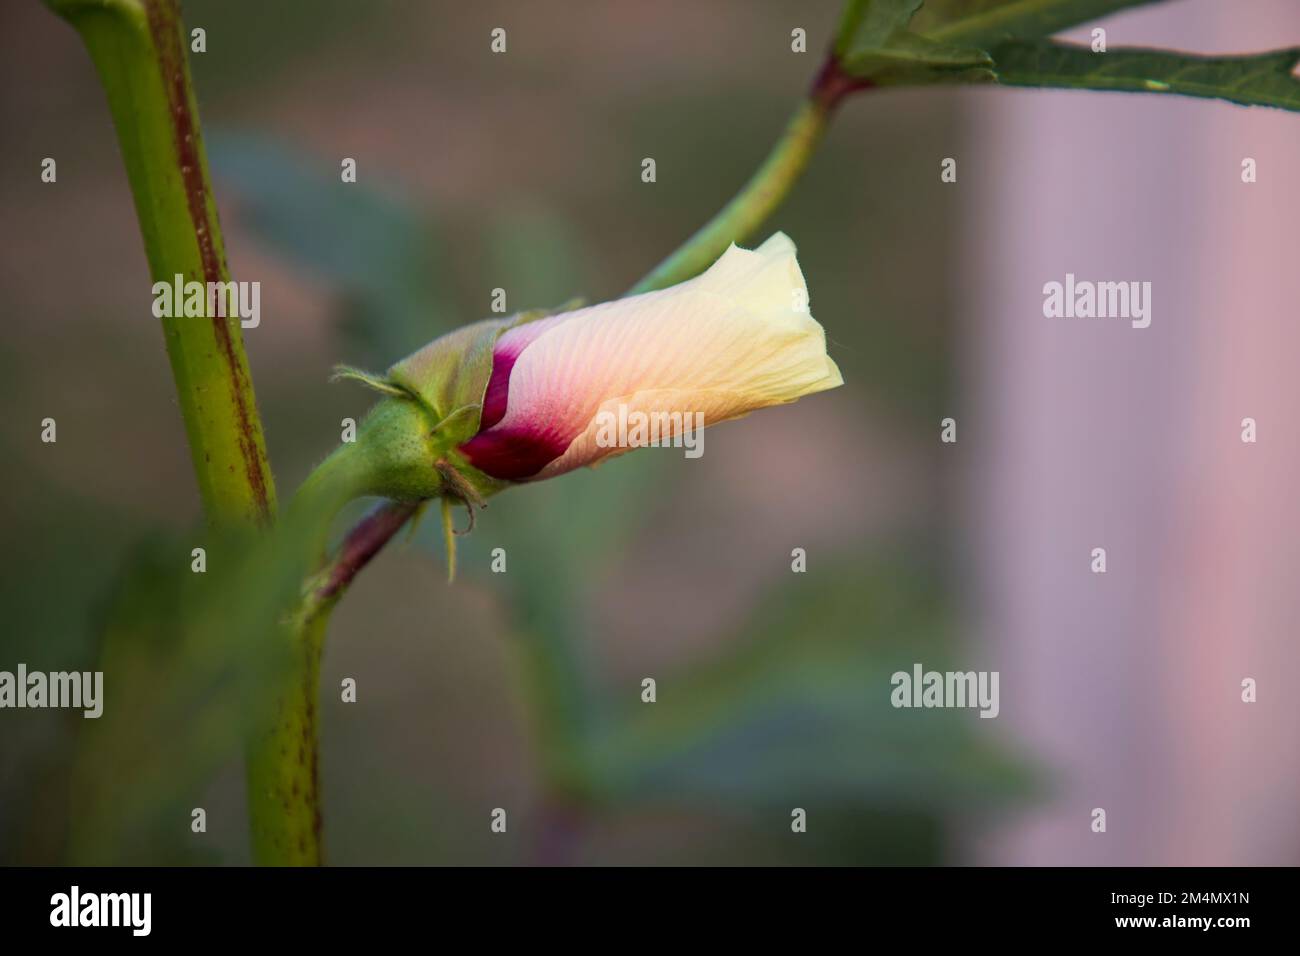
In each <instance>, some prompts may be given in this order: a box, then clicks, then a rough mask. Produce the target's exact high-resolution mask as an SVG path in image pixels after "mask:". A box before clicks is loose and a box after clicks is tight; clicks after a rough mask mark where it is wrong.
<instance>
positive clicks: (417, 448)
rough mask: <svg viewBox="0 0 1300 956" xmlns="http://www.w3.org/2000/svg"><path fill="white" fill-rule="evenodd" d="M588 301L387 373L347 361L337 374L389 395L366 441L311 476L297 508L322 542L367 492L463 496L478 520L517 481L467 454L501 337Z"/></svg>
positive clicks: (427, 351) (360, 437)
mask: <svg viewBox="0 0 1300 956" xmlns="http://www.w3.org/2000/svg"><path fill="white" fill-rule="evenodd" d="M579 304H580V303H577V302H570V303H566V304H565V305H564V306H561V307H560V308H559V309H546V310H543V309H539V310H535V311H531V312H522V313H520V314H518V315H515V316H511V317H509V318H502V319H484V320H482V321H480V322H475V323H472V324H470V325H467V326H464V327H463V328H460V329H456V330H455V331H453V332H449V333H448V334H446V335H444V336H441V337H440V338H437V339H435V340H434V341H432V342H430V343H429V344H428V345H426V346H424V347H423V348H421V349H419V350H418V351H416V352H413V353H412V354H411V355H409V356H407V357H406V358H404V359H402V360H401V361H400V362H397V363H396V364H395V365H393V366H392V367H391V368H390V369H389V370H388V371H387V372H386V373H385V374H384V375H372V374H370V373H367V372H363V371H360V370H358V369H353V368H347V367H341V368H339V369H338V370H337V371H336V374H335V378H337V379H348V380H352V381H357V382H360V383H361V384H363V385H365V386H367V387H368V388H370V389H372V390H374V391H376V392H378V393H380V394H381V395H382V396H383V398H382V399H381V401H380V402H379V403H378V404H376V405H375V406H374V408H372V409H371V410H370V412H369V414H368V415H367V416H366V418H365V419H364V420H363V421H362V422H361V423H360V425H358V427H357V432H356V440H355V441H352V442H344V443H343V444H342V445H340V446H339V447H338V448H337V449H336V450H335V451H334V453H333V454H331V455H330V456H329V457H328V458H327V459H325V461H324V462H322V463H321V464H320V466H318V467H317V468H316V470H315V471H314V472H312V474H311V476H310V477H309V478H308V479H307V481H306V482H304V483H303V485H302V488H301V489H300V490H299V492H298V494H297V496H296V497H295V500H294V506H293V509H292V510H293V512H294V513H295V514H297V515H299V516H301V520H303V521H308V522H311V524H312V525H313V526H314V527H316V528H319V529H320V532H319V535H320V541H321V544H322V546H323V543H324V535H325V532H326V529H327V528H328V526H329V523H330V521H331V520H332V518H333V517H334V515H336V514H337V513H338V511H339V510H340V509H341V508H342V507H343V506H344V505H346V504H347V503H348V502H349V501H352V500H353V499H355V498H360V497H366V496H374V497H380V498H390V499H393V500H396V501H427V500H430V499H433V498H442V499H444V500H445V501H447V502H449V503H456V502H459V503H463V504H464V505H465V507H466V508H467V510H468V511H469V516H470V521H469V526H470V527H472V526H473V514H474V508H475V507H482V506H483V505H484V503H485V501H486V499H488V498H489V497H491V496H492V495H494V494H496V493H497V492H499V491H501V490H503V489H504V488H506V487H507V486H509V484H510V482H508V481H502V480H500V479H497V478H492V477H491V476H489V475H486V474H484V473H483V472H481V471H479V470H478V469H476V468H474V467H473V466H472V465H471V464H470V463H469V461H468V460H467V459H466V458H465V456H464V455H463V454H461V452H460V451H459V448H460V446H461V445H463V444H464V443H465V442H467V441H469V440H470V439H471V438H473V437H474V436H475V435H476V434H477V433H478V430H479V423H480V421H481V420H482V416H483V396H484V393H485V392H486V391H487V386H488V381H489V380H490V379H491V377H492V353H493V349H494V347H495V346H496V341H497V339H498V338H499V337H500V336H501V333H503V332H505V331H506V330H507V329H511V328H514V327H515V326H517V325H522V324H524V323H526V322H532V321H535V320H537V319H540V318H544V317H546V316H548V315H555V314H557V313H559V312H564V311H569V310H571V309H574V308H577V307H578V305H579ZM444 514H446V512H444ZM444 520H445V521H446V520H448V519H446V518H444Z"/></svg>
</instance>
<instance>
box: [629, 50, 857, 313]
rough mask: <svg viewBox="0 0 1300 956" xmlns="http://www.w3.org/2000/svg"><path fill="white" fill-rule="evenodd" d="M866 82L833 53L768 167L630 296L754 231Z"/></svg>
mask: <svg viewBox="0 0 1300 956" xmlns="http://www.w3.org/2000/svg"><path fill="white" fill-rule="evenodd" d="M865 85H866V84H864V83H862V82H860V81H855V80H853V79H852V78H850V77H848V76H847V75H846V74H845V73H844V72H843V71H842V70H841V69H840V65H839V60H838V59H837V58H836V57H835V55H834V54H833V53H832V54H828V55H827V57H826V61H825V63H824V64H823V66H822V69H821V71H820V72H819V73H818V74H817V79H816V80H815V81H814V83H813V86H812V89H811V90H809V92H808V95H807V96H806V97H805V98H804V99H803V101H801V102H800V104H799V107H798V109H796V110H795V112H794V115H793V116H792V117H790V121H789V122H788V123H787V124H786V127H785V132H784V133H782V135H781V138H780V139H779V140H778V141H777V143H776V145H775V146H774V147H772V151H771V152H770V153H768V155H767V159H765V160H764V161H763V165H761V166H760V167H759V168H758V170H757V171H756V172H755V173H754V175H753V176H751V177H750V178H749V181H748V182H747V183H745V185H744V186H743V187H741V190H740V192H738V193H736V195H735V196H734V197H732V199H731V201H730V202H729V203H727V204H726V205H725V206H723V207H722V209H720V210H719V211H718V213H717V214H716V215H715V216H714V217H713V218H712V219H710V220H709V221H708V222H706V223H705V224H704V225H703V226H701V227H700V229H699V230H698V231H697V232H696V233H695V234H694V235H693V236H691V237H690V238H689V239H687V240H686V242H684V243H683V244H682V245H681V246H680V247H679V248H678V249H677V251H676V252H674V253H673V254H672V255H670V256H669V257H668V258H667V259H665V260H664V261H663V262H661V263H659V265H657V266H656V267H655V268H654V269H653V270H651V271H650V273H649V274H647V275H646V276H645V278H643V279H642V280H641V281H640V282H638V283H637V284H636V285H634V286H633V287H632V288H631V289H630V290H628V295H638V294H640V293H642V292H653V291H654V290H656V289H663V288H667V287H668V286H671V285H676V284H677V283H679V282H684V281H686V280H687V279H690V278H692V277H693V276H696V275H699V274H700V273H701V272H703V271H704V270H705V269H707V268H708V267H709V266H710V265H712V264H713V262H714V261H715V260H716V259H717V258H718V256H720V255H722V253H724V252H726V251H727V247H728V246H729V245H731V243H733V242H741V241H743V240H744V239H745V238H747V237H748V236H750V235H752V234H753V233H754V231H755V230H757V229H758V227H759V226H761V225H762V224H763V223H764V221H766V219H767V217H768V216H770V215H771V214H772V212H773V211H774V210H775V209H776V207H777V206H779V205H780V204H781V202H782V201H783V200H784V199H785V197H786V195H787V194H788V193H789V192H790V189H791V187H793V186H794V184H795V182H796V181H797V180H798V179H799V176H800V174H802V173H803V171H804V169H805V168H806V167H807V165H808V161H809V160H810V159H812V155H813V153H814V152H815V151H816V149H817V145H818V144H819V143H820V142H821V139H822V136H823V135H824V134H825V132H826V128H827V125H828V124H829V121H830V118H831V115H832V114H833V113H834V111H835V107H836V106H837V105H839V103H840V101H841V100H842V99H843V98H844V96H845V95H847V94H848V93H850V92H852V91H853V90H855V89H861V88H864V87H865Z"/></svg>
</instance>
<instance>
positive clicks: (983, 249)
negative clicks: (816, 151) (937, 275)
mask: <svg viewBox="0 0 1300 956" xmlns="http://www.w3.org/2000/svg"><path fill="white" fill-rule="evenodd" d="M1104 25H1105V27H1106V29H1107V39H1108V43H1109V44H1110V45H1113V46H1117V45H1120V44H1123V45H1139V46H1143V45H1146V46H1156V45H1159V46H1172V47H1179V48H1183V49H1188V50H1195V51H1198V52H1223V53H1228V52H1245V51H1251V50H1259V49H1265V48H1269V47H1273V46H1278V45H1284V44H1287V43H1291V44H1294V43H1295V42H1296V41H1297V39H1300V7H1298V6H1297V5H1296V4H1294V3H1289V2H1285V0H1265V2H1251V3H1231V4H1228V3H1218V2H1214V0H1191V2H1186V3H1170V4H1162V5H1157V6H1155V7H1152V8H1149V9H1144V10H1139V11H1134V12H1132V13H1128V14H1124V15H1120V16H1116V17H1113V18H1111V19H1110V20H1107V21H1106V22H1105V24H1104ZM1071 38H1073V39H1078V40H1081V41H1087V40H1088V39H1089V38H1090V32H1089V31H1087V30H1083V31H1077V32H1076V33H1075V34H1074V35H1072V36H1071ZM963 99H964V100H965V105H966V107H967V108H968V109H969V113H968V114H967V116H968V121H969V122H970V123H971V124H972V125H973V126H975V127H977V128H979V129H980V130H981V131H982V132H983V134H984V135H980V136H972V137H971V138H970V139H969V140H968V141H967V143H966V144H965V149H964V150H963V154H962V156H961V158H960V164H961V180H960V181H961V182H962V183H963V186H962V196H963V198H964V200H965V201H966V202H967V203H969V209H968V212H969V215H968V216H967V217H966V220H965V222H966V227H965V233H964V235H963V237H962V240H963V242H962V249H963V250H964V253H965V263H964V269H965V277H966V288H967V289H968V290H969V300H968V302H967V306H968V307H967V308H966V309H964V310H960V311H959V315H960V324H961V330H962V336H963V338H964V343H963V344H964V345H965V346H966V348H965V349H964V350H963V352H962V354H963V355H964V356H965V359H966V362H965V371H964V380H965V393H966V395H967V396H968V398H969V399H970V400H971V402H972V403H973V405H972V407H969V408H968V410H967V414H966V417H965V419H964V420H962V421H960V424H961V426H964V432H962V433H961V438H960V442H961V447H962V450H963V456H964V461H963V468H964V469H965V470H966V471H967V473H968V474H969V476H970V477H972V478H973V480H972V481H971V482H970V483H969V484H967V485H965V486H964V487H965V489H966V496H965V515H966V524H967V528H968V531H967V545H966V561H967V564H968V566H969V568H970V572H971V578H970V583H971V595H970V600H971V603H972V606H973V607H974V608H976V609H978V616H979V620H980V621H981V628H980V629H981V632H982V636H983V640H985V641H987V642H988V647H989V654H990V656H991V657H992V658H994V659H996V660H997V662H998V663H999V665H1001V667H1002V669H1003V678H1002V679H1003V685H1002V686H1003V700H1004V702H1005V703H1004V705H1003V711H1002V717H1001V719H1000V720H1001V721H1006V722H1007V723H1008V724H1010V725H1012V726H1013V727H1014V728H1015V730H1016V732H1017V733H1018V734H1019V735H1020V736H1021V737H1022V738H1023V739H1024V740H1025V741H1026V742H1027V743H1028V744H1029V745H1030V746H1031V747H1032V748H1033V749H1034V750H1035V751H1036V752H1038V753H1040V754H1042V755H1046V756H1047V758H1048V759H1049V761H1050V762H1052V764H1053V765H1054V766H1055V767H1057V769H1058V771H1059V772H1060V773H1061V775H1062V776H1061V779H1060V780H1059V781H1058V784H1059V786H1060V787H1061V790H1062V793H1061V794H1060V795H1059V796H1060V799H1058V800H1055V801H1053V802H1050V803H1049V804H1047V805H1045V806H1042V807H1040V808H1039V809H1037V810H1031V811H1029V812H1028V813H1026V814H1024V815H1022V816H1021V817H1018V818H1017V821H1016V824H1015V825H1013V826H1010V827H1008V828H1004V829H1003V830H1001V831H1000V832H998V833H997V834H996V836H993V837H990V838H989V839H987V840H985V841H983V843H982V847H983V849H982V852H981V853H980V855H979V858H980V859H981V860H984V861H987V862H1001V863H1021V864H1023V863H1028V864H1064V863H1071V864H1073V863H1085V864H1172V865H1184V864H1202V865H1204V864H1274V865H1277V864H1292V865H1293V864H1295V863H1296V861H1297V846H1300V815H1298V814H1297V813H1296V805H1297V803H1298V802H1300V747H1298V744H1300V736H1298V734H1297V731H1300V701H1298V700H1297V697H1296V695H1295V692H1294V688H1293V686H1292V685H1293V681H1292V679H1291V675H1293V674H1295V673H1296V672H1297V669H1298V668H1300V634H1298V633H1297V626H1296V622H1297V619H1300V588H1298V587H1297V581H1296V576H1297V573H1298V571H1300V544H1297V542H1300V508H1298V507H1297V505H1296V478H1297V476H1298V475H1300V444H1298V443H1297V438H1298V437H1300V431H1298V430H1297V426H1296V409H1297V408H1300V377H1297V375H1296V369H1295V358H1296V356H1297V355H1300V326H1298V325H1297V321H1296V320H1297V313H1296V309H1297V306H1296V302H1297V298H1298V297H1297V291H1298V290H1297V286H1296V259H1297V253H1298V252H1300V243H1297V239H1296V220H1297V213H1300V183H1298V182H1297V178H1296V170H1297V169H1300V128H1298V127H1297V122H1296V120H1297V118H1296V116H1295V115H1293V114H1289V113H1285V112H1281V111H1277V110H1264V109H1239V108H1236V107H1234V106H1230V105H1228V104H1224V103H1207V102H1203V101H1192V100H1182V99H1180V100H1174V101H1172V102H1171V101H1168V100H1165V99H1160V98H1156V97H1128V96H1108V95H1092V94H1084V93H1072V92H1052V93H1046V94H1042V93H1038V92H999V93H986V92H983V91H980V92H974V93H964V94H963ZM1248 156H1249V157H1253V158H1254V159H1255V160H1256V162H1257V166H1258V181H1257V182H1255V183H1253V184H1245V183H1243V182H1242V181H1241V162H1242V159H1243V158H1244V157H1248ZM1066 272H1073V273H1075V274H1076V276H1077V277H1078V278H1080V279H1085V278H1091V279H1111V280H1123V279H1140V280H1150V281H1151V282H1152V283H1153V286H1154V288H1153V296H1152V299H1153V320H1152V324H1151V326H1150V328H1147V329H1141V330H1139V329H1133V328H1130V326H1129V323H1128V322H1127V321H1123V320H1117V319H1045V318H1043V316H1042V312H1041V308H1042V293H1041V289H1042V286H1043V284H1044V283H1045V282H1049V281H1053V280H1056V281H1063V280H1064V277H1065V274H1066ZM1245 417H1252V418H1254V419H1256V421H1257V422H1258V442H1257V443H1256V444H1253V445H1252V444H1244V443H1243V442H1242V441H1241V440H1240V435H1241V420H1242V419H1243V418H1245ZM1094 547H1105V548H1106V549H1107V562H1108V571H1107V573H1106V574H1105V575H1094V574H1093V573H1091V571H1090V554H1091V551H1092V549H1093V548H1094ZM1247 677H1251V678H1254V679H1255V680H1256V681H1257V684H1258V700H1257V702H1256V703H1253V704H1246V703H1243V702H1242V701H1241V693H1242V688H1241V681H1242V680H1243V679H1244V678H1247ZM1094 807H1103V808H1105V809H1106V811H1107V817H1108V820H1107V826H1108V830H1107V833H1106V834H1104V835H1100V834H1094V833H1092V832H1091V831H1090V829H1089V824H1090V820H1091V817H1090V813H1091V810H1092V808H1094Z"/></svg>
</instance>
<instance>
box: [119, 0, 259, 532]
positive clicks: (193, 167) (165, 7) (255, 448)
mask: <svg viewBox="0 0 1300 956" xmlns="http://www.w3.org/2000/svg"><path fill="white" fill-rule="evenodd" d="M145 10H146V14H147V16H148V19H149V33H150V35H151V36H152V37H153V43H154V47H155V49H156V50H157V51H158V67H159V70H160V71H161V73H162V83H163V88H164V89H165V90H166V91H167V102H168V105H169V107H170V109H169V111H168V115H169V116H170V118H171V126H172V133H173V139H174V141H175V146H176V155H177V159H178V161H179V164H180V173H181V180H182V182H183V183H184V186H185V199H186V205H187V206H188V207H189V212H190V220H191V221H192V222H193V223H194V238H195V240H196V241H197V242H198V246H199V258H200V261H201V262H202V264H203V279H204V281H205V282H222V281H224V280H225V278H226V276H227V275H228V270H227V268H226V261H225V255H224V253H223V252H222V250H221V249H220V248H219V247H218V245H217V242H216V240H215V239H214V238H213V237H214V236H215V234H216V232H215V230H214V229H213V228H212V223H211V222H210V221H209V218H208V187H207V182H206V181H205V178H204V175H203V165H202V162H203V160H202V156H201V155H200V153H199V144H198V142H197V139H198V134H197V133H196V132H195V129H196V124H195V120H194V114H193V111H192V110H191V108H190V101H189V96H188V95H187V84H186V80H185V69H186V65H185V54H184V52H183V51H182V49H181V45H180V37H181V30H180V7H179V4H178V3H177V0H146V2H145ZM233 321H237V320H233ZM231 322H232V319H230V318H229V317H220V316H213V317H212V331H213V335H214V337H215V338H216V342H217V347H218V348H219V349H220V351H221V356H222V358H223V359H224V361H225V363H226V367H227V371H228V375H227V376H226V381H227V382H229V384H230V395H231V399H232V401H233V404H234V407H235V414H236V415H237V416H238V419H239V421H238V427H239V451H240V455H241V457H242V458H243V461H244V472H245V475H246V476H247V478H248V485H249V489H250V491H251V493H252V495H253V500H254V503H255V506H256V508H257V518H258V520H259V521H260V522H261V523H262V524H264V525H265V524H270V522H271V504H270V495H269V494H268V490H267V483H266V475H265V474H264V472H263V467H262V453H261V449H260V447H259V445H258V435H257V428H256V426H255V425H254V424H253V413H252V412H251V410H250V409H249V407H248V398H247V396H249V395H251V394H252V388H251V386H250V384H249V378H248V370H247V369H246V368H245V367H244V365H243V363H242V362H240V361H239V356H238V353H237V352H236V350H235V343H234V341H233V339H232V337H231V336H232V332H231Z"/></svg>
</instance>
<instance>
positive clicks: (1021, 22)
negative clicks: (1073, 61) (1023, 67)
mask: <svg viewBox="0 0 1300 956" xmlns="http://www.w3.org/2000/svg"><path fill="white" fill-rule="evenodd" d="M1159 2H1162V0H929V2H928V3H926V5H925V7H924V9H923V10H922V11H921V12H920V14H919V15H918V16H917V18H916V21H915V23H913V29H915V30H917V31H918V32H920V33H924V34H925V35H926V36H928V37H930V38H931V39H933V40H939V41H942V42H945V43H960V44H969V45H972V46H978V47H983V48H985V49H987V48H988V47H990V46H992V45H994V44H997V43H1000V42H1003V41H1006V40H1036V39H1039V38H1040V37H1047V36H1051V35H1052V34H1053V33H1059V32H1060V31H1061V30H1066V29H1068V28H1070V27H1073V26H1077V25H1079V24H1080V23H1088V22H1089V21H1092V20H1099V19H1101V18H1102V17H1105V16H1109V15H1110V14H1112V13H1116V12H1118V11H1120V10H1124V9H1127V8H1129V7H1140V6H1144V5H1146V4H1150V3H1159Z"/></svg>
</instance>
